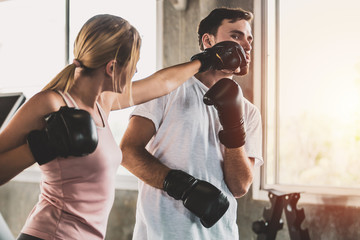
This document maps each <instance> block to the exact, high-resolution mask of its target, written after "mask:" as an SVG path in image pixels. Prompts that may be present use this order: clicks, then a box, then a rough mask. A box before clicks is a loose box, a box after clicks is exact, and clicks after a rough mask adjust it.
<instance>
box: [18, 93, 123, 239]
mask: <svg viewBox="0 0 360 240" xmlns="http://www.w3.org/2000/svg"><path fill="white" fill-rule="evenodd" d="M59 93H60V94H61V95H62V96H63V98H64V100H65V102H66V104H67V105H68V106H69V107H77V105H76V103H75V101H74V100H73V99H72V98H71V96H70V95H69V94H68V93H65V94H63V93H61V92H59ZM97 107H98V109H99V112H100V115H101V118H102V120H103V124H104V127H99V126H98V127H97V131H98V137H99V142H98V146H97V148H96V150H95V151H94V152H93V153H91V154H89V155H88V156H84V157H68V158H57V159H55V160H53V161H51V162H49V163H47V164H44V165H42V166H40V169H41V172H42V180H41V183H40V189H41V193H40V197H39V202H38V203H37V204H36V205H35V207H34V208H33V210H32V211H31V213H30V215H29V216H28V219H27V221H26V223H25V225H24V227H23V229H22V232H23V233H26V234H29V235H32V236H35V237H39V238H42V239H46V240H50V239H63V240H70V239H76V240H80V239H86V240H96V239H104V238H105V233H106V226H107V221H108V216H109V213H110V210H111V207H112V205H113V202H114V193H115V185H114V184H115V183H114V181H115V175H116V171H117V169H118V167H119V165H120V163H121V160H122V153H121V150H120V148H119V146H118V145H117V144H116V142H115V139H114V137H113V135H112V133H111V131H110V128H109V125H108V121H107V117H106V114H105V113H104V111H103V110H102V108H101V107H100V105H99V104H98V103H97Z"/></svg>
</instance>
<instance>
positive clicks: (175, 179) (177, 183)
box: [163, 170, 197, 200]
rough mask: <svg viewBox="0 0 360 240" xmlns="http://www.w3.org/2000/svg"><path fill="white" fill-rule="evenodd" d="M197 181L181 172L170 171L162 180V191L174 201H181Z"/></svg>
mask: <svg viewBox="0 0 360 240" xmlns="http://www.w3.org/2000/svg"><path fill="white" fill-rule="evenodd" d="M196 182H197V180H196V179H195V178H194V177H193V176H191V175H189V174H187V173H186V172H183V171H181V170H170V171H169V173H168V175H167V176H166V177H165V180H164V185H163V187H164V191H165V192H167V194H169V196H171V197H173V198H175V199H176V200H180V199H183V198H184V197H185V195H186V193H187V190H189V189H190V188H191V187H192V186H193V185H194V184H195V183H196Z"/></svg>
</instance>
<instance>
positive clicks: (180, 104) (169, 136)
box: [121, 8, 263, 240]
mask: <svg viewBox="0 0 360 240" xmlns="http://www.w3.org/2000/svg"><path fill="white" fill-rule="evenodd" d="M251 20H252V14H251V13H250V12H246V11H244V10H242V9H227V8H218V9H215V10H213V11H212V12H211V13H210V14H209V15H208V16H207V17H206V18H205V19H203V20H202V21H201V22H200V24H199V28H198V35H199V44H200V49H201V50H204V51H203V52H202V53H199V54H197V55H195V56H193V57H192V60H194V61H195V60H200V61H202V60H203V59H204V58H205V57H204V56H207V54H208V50H209V49H214V48H216V44H219V43H221V44H224V43H226V42H229V41H230V42H235V43H237V44H236V45H238V46H239V48H241V47H242V48H243V51H242V49H241V51H240V50H239V52H241V54H240V55H242V59H241V61H240V64H238V65H237V66H236V67H235V68H234V69H232V70H216V69H214V68H206V67H203V66H205V64H202V68H200V71H199V73H197V74H196V75H195V76H194V77H192V78H191V79H189V80H188V81H187V82H185V83H184V84H183V85H182V86H180V87H179V88H178V89H176V90H175V91H173V92H171V93H170V94H168V95H166V96H164V97H162V98H159V99H156V100H153V101H151V102H149V103H146V104H143V105H140V106H138V107H137V108H136V109H135V110H134V112H133V113H132V117H131V119H130V122H129V125H128V129H127V131H126V132H125V134H124V137H123V140H122V143H121V149H122V151H123V156H124V158H123V162H122V164H123V165H124V166H125V167H126V168H128V169H129V170H130V171H131V172H132V173H134V174H135V175H136V176H137V177H139V178H140V179H141V180H142V182H140V183H139V195H138V203H137V210H136V224H135V229H134V235H133V239H135V240H140V239H141V240H144V239H149V240H150V239H151V240H155V239H156V240H159V239H163V240H176V239H179V240H180V239H181V240H184V239H203V240H211V239H214V240H219V239H226V240H228V239H229V240H230V239H238V238H239V234H238V227H237V225H236V214H237V211H236V209H237V202H236V199H235V198H240V197H242V196H243V195H244V194H246V193H247V191H248V189H249V187H250V185H251V183H252V180H253V168H254V165H260V164H262V161H263V160H262V153H261V137H262V135H261V134H262V133H261V117H260V113H259V111H258V110H257V109H256V108H255V106H254V105H252V104H251V103H250V102H249V101H247V100H246V99H244V98H243V97H242V92H241V89H240V87H239V86H238V85H237V83H235V81H233V80H231V79H229V78H232V76H233V75H234V74H237V75H245V74H247V72H248V70H249V63H250V51H251V43H252V40H253V36H252V33H251V27H250V21H251ZM240 46H241V47H240ZM217 56H218V55H217ZM219 58H220V60H222V56H220V57H219ZM214 61H216V59H214ZM224 64H228V62H225V61H224ZM226 69H229V68H226ZM213 105H214V106H213Z"/></svg>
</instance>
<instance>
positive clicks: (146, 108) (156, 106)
mask: <svg viewBox="0 0 360 240" xmlns="http://www.w3.org/2000/svg"><path fill="white" fill-rule="evenodd" d="M166 101H167V96H163V97H160V98H156V99H153V100H151V101H149V102H146V103H143V104H140V105H138V106H136V107H135V109H134V111H133V112H132V113H131V114H130V118H131V117H133V116H140V117H144V118H147V119H149V120H151V121H152V122H153V123H154V126H155V130H156V131H157V130H158V129H159V126H160V123H161V121H162V118H163V113H164V109H165V104H166Z"/></svg>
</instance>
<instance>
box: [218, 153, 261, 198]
mask: <svg viewBox="0 0 360 240" xmlns="http://www.w3.org/2000/svg"><path fill="white" fill-rule="evenodd" d="M254 163H255V159H254V158H249V157H248V156H247V154H246V151H245V147H244V146H242V147H239V148H225V158H224V176H225V182H226V185H227V186H228V188H229V190H230V191H231V193H232V194H233V195H234V197H235V198H240V197H242V196H244V195H245V194H246V193H247V192H248V190H249V188H250V186H251V184H252V181H253V170H254Z"/></svg>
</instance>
